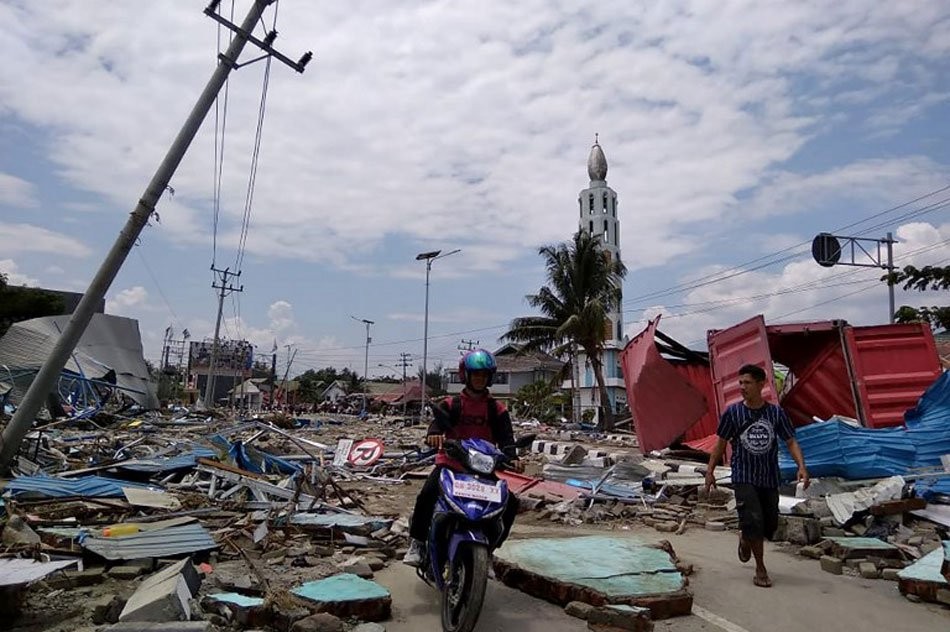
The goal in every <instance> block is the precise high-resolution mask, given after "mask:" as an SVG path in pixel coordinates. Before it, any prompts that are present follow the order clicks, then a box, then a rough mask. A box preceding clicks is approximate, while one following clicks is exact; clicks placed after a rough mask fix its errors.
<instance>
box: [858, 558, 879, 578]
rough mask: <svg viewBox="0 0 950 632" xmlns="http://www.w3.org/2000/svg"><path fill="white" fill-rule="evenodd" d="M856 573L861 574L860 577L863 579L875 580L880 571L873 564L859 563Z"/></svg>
mask: <svg viewBox="0 0 950 632" xmlns="http://www.w3.org/2000/svg"><path fill="white" fill-rule="evenodd" d="M858 572H860V573H861V577H863V578H864V579H877V578H878V577H880V571H878V570H877V565H876V564H875V563H874V562H861V563H860V564H859V565H858Z"/></svg>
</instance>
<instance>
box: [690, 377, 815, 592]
mask: <svg viewBox="0 0 950 632" xmlns="http://www.w3.org/2000/svg"><path fill="white" fill-rule="evenodd" d="M764 387H765V371H764V370H763V369H762V368H761V367H758V366H755V365H752V364H747V365H745V366H743V367H742V368H741V369H739V390H740V391H741V393H742V401H741V402H738V403H736V404H733V405H732V406H730V407H729V408H727V409H726V412H724V413H723V414H722V418H721V419H720V420H719V428H718V430H716V434H717V435H718V436H719V441H717V443H716V448H715V449H714V450H713V453H712V455H711V456H710V457H709V467H708V468H707V469H706V492H707V493H708V492H709V490H710V489H711V488H713V487H715V486H716V475H715V469H716V465H717V464H718V463H719V462H720V460H721V459H722V455H723V454H724V453H725V451H726V442H731V443H732V462H731V466H732V487H733V489H734V490H735V493H736V512H737V513H738V514H739V528H740V529H741V534H740V536H739V549H738V555H739V561H740V562H743V563H745V562H748V561H749V558H751V557H752V556H755V576H754V577H753V579H752V581H753V583H754V584H755V585H756V586H761V587H762V588H770V587H771V586H772V579H771V578H770V577H769V572H768V570H766V568H765V563H764V561H763V551H764V542H765V540H766V539H768V540H771V539H772V536H774V535H775V529H776V528H777V527H778V496H779V494H778V487H779V484H780V482H781V477H780V473H779V468H778V439H782V440H783V441H784V442H785V443H786V445H787V446H788V451H789V452H790V453H791V455H792V458H794V459H795V463H797V464H798V480H799V481H800V482H801V483H802V486H803V488H804V489H808V485H809V484H810V482H811V481H810V479H809V477H808V469H807V468H806V467H805V457H804V456H802V450H801V447H800V446H799V445H798V441H796V440H795V429H794V428H793V427H792V422H791V421H790V420H789V418H788V415H787V414H785V411H784V410H782V408H781V407H780V406H777V405H775V404H770V403H768V402H766V401H765V399H763V398H762V389H763V388H764Z"/></svg>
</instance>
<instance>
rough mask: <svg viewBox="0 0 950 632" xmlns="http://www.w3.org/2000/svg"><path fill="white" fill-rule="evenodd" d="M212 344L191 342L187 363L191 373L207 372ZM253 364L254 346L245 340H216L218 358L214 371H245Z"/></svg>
mask: <svg viewBox="0 0 950 632" xmlns="http://www.w3.org/2000/svg"><path fill="white" fill-rule="evenodd" d="M213 346H214V342H213V341H211V340H202V341H201V342H192V343H191V349H190V352H189V363H190V366H191V370H192V371H207V370H208V369H209V368H211V349H212V347H213ZM253 364H254V346H253V345H251V343H249V342H248V341H246V340H224V339H221V340H218V357H217V359H216V360H215V370H221V371H247V370H249V369H250V368H251V365H253Z"/></svg>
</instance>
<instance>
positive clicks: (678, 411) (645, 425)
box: [620, 317, 712, 454]
mask: <svg viewBox="0 0 950 632" xmlns="http://www.w3.org/2000/svg"><path fill="white" fill-rule="evenodd" d="M659 321H660V319H659V317H657V318H656V319H655V320H652V321H650V324H648V325H647V327H646V329H644V330H643V331H641V332H640V333H639V334H637V335H636V336H634V337H633V339H631V340H630V342H628V343H627V346H626V347H624V349H623V351H622V352H621V354H620V363H621V366H622V367H623V381H624V385H625V387H626V389H627V401H628V402H630V412H631V414H632V415H633V424H634V426H635V427H636V431H637V441H638V442H639V444H640V451H641V452H643V453H644V454H647V453H648V452H651V451H652V450H662V449H663V448H666V447H668V446H669V445H670V444H671V443H673V441H674V440H676V438H677V437H679V436H681V435H683V433H685V432H686V431H687V430H688V429H689V428H690V426H692V425H693V424H694V423H696V422H697V421H698V420H699V419H700V418H701V417H702V416H703V415H705V414H706V412H707V410H708V409H709V406H711V405H712V402H707V401H706V398H705V396H703V394H702V393H701V392H700V391H699V390H698V389H697V388H696V387H695V386H693V385H692V384H691V383H690V382H689V380H687V379H686V378H684V377H683V376H682V375H681V374H680V372H679V371H677V370H676V369H675V368H673V366H672V365H671V364H670V363H669V362H668V361H667V360H666V359H664V358H663V356H661V355H660V352H659V351H658V350H657V348H656V341H655V335H656V328H657V325H658V324H659Z"/></svg>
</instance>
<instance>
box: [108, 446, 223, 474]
mask: <svg viewBox="0 0 950 632" xmlns="http://www.w3.org/2000/svg"><path fill="white" fill-rule="evenodd" d="M217 456H218V453H217V452H215V451H214V450H211V449H209V448H202V447H195V448H194V449H193V450H192V451H191V452H188V453H185V454H179V455H178V456H163V457H158V458H154V459H134V460H131V461H125V462H123V463H118V464H117V465H116V466H115V469H117V470H121V471H128V472H142V473H145V474H153V475H158V476H161V475H164V474H168V473H170V472H177V471H178V470H190V469H192V468H193V467H195V466H196V465H198V459H213V458H216V457H217Z"/></svg>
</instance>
